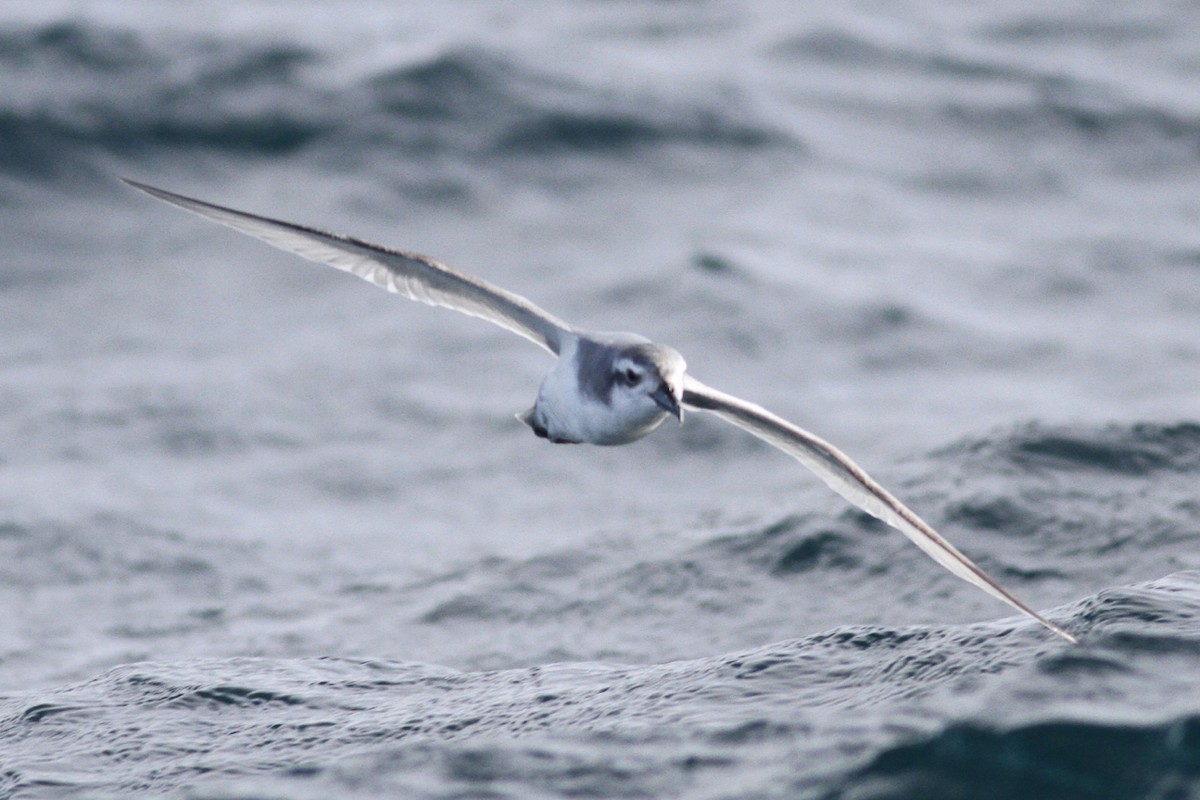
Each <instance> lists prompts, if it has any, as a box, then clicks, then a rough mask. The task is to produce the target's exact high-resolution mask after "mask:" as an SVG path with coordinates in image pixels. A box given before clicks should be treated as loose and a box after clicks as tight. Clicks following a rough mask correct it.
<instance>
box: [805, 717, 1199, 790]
mask: <svg viewBox="0 0 1200 800" xmlns="http://www.w3.org/2000/svg"><path fill="white" fill-rule="evenodd" d="M1197 789H1200V715H1186V716H1182V717H1179V718H1176V719H1171V720H1167V721H1165V722H1162V723H1160V724H1156V725H1146V726H1137V725H1123V724H1120V723H1097V722H1083V721H1060V720H1054V721H1047V722H1038V723H1032V724H1029V725H1021V726H1016V727H1013V728H1008V729H997V728H995V727H993V726H989V725H984V724H979V723H961V724H956V725H952V726H950V727H948V728H946V729H945V730H943V731H941V732H939V733H937V734H936V735H934V736H931V737H929V738H927V739H924V740H922V741H920V742H915V743H912V744H904V745H900V746H898V747H894V748H891V749H889V750H887V751H885V752H883V753H880V754H879V755H877V756H876V757H875V758H874V759H872V761H871V763H870V764H869V765H868V766H867V767H865V768H863V769H861V770H859V771H857V772H856V773H855V774H854V775H853V776H852V777H850V778H849V779H848V780H846V781H845V784H844V785H843V786H840V787H838V789H837V790H836V791H833V792H830V793H828V794H826V795H825V797H826V798H828V800H834V798H842V797H855V798H864V799H866V798H878V799H879V800H883V798H901V797H922V798H928V800H939V799H940V798H947V800H949V798H960V797H972V798H979V800H993V798H994V799H995V800H999V798H1015V797H1020V798H1029V800H1038V798H1047V799H1048V800H1049V799H1050V798H1052V799H1053V800H1106V799H1108V798H1111V800H1130V798H1143V797H1144V798H1167V797H1190V796H1191V795H1192V794H1194V793H1195V792H1196V790H1197Z"/></svg>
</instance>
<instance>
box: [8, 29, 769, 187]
mask: <svg viewBox="0 0 1200 800" xmlns="http://www.w3.org/2000/svg"><path fill="white" fill-rule="evenodd" d="M0 69H2V70H4V71H5V72H6V73H8V74H9V75H10V76H11V79H13V80H18V81H20V82H21V85H22V87H23V92H22V93H21V94H20V95H19V96H17V97H9V98H8V99H7V100H5V101H3V104H0V139H2V140H3V141H5V143H6V147H5V148H4V149H3V152H2V154H0V170H3V171H4V172H10V173H13V174H16V175H27V176H28V175H34V176H43V177H54V176H56V175H61V174H62V173H63V172H65V171H67V170H68V169H70V168H77V167H78V166H79V164H81V163H87V162H88V161H89V160H90V159H94V158H95V157H96V155H97V154H98V153H106V154H110V155H117V156H120V157H124V158H130V159H132V158H144V157H150V156H153V155H156V154H162V153H164V152H181V151H216V152H222V153H226V154H229V155H231V156H238V155H243V156H268V157H279V156H286V155H288V154H291V153H294V152H296V151H298V150H302V149H307V148H312V149H314V150H315V156H316V157H317V158H318V160H319V159H321V158H324V159H334V158H336V159H340V160H347V159H349V160H354V159H356V158H361V157H363V156H364V155H370V154H372V153H377V154H380V155H382V154H384V153H386V155H387V157H388V158H389V159H396V158H401V157H403V158H427V157H434V156H439V155H445V154H453V155H455V156H456V157H459V158H464V159H468V160H478V159H481V158H526V157H530V156H536V157H544V156H547V155H556V154H572V153H582V154H587V155H597V154H598V155H605V154H616V153H620V154H628V153H630V152H635V153H636V152H641V151H645V150H647V149H654V148H661V147H664V146H667V145H679V144H682V145H687V146H696V147H730V148H738V149H743V148H758V147H764V146H768V145H770V144H772V143H774V142H777V141H779V140H780V136H779V134H777V133H776V132H775V131H772V130H771V129H770V128H769V127H767V126H765V125H764V124H761V123H756V122H754V121H753V120H752V119H751V118H750V115H749V114H747V113H746V112H745V109H739V108H736V104H733V105H734V107H731V104H730V103H728V102H727V101H726V102H721V103H715V102H712V101H711V100H709V99H707V98H684V99H677V98H672V99H666V98H663V97H658V96H655V95H654V94H652V93H646V94H644V95H637V96H635V95H629V94H624V93H619V92H615V91H612V90H609V89H607V88H601V87H600V86H593V85H589V84H587V83H583V82H573V81H570V80H567V79H564V78H559V77H555V76H550V75H546V74H542V73H541V72H539V71H538V70H536V69H534V68H532V67H530V66H529V65H526V64H524V63H522V62H521V61H520V60H519V58H518V57H516V56H512V55H508V54H501V53H499V52H493V51H488V50H482V49H475V48H460V49H456V50H450V51H447V52H442V53H438V54H435V55H433V56H432V57H430V58H428V59H426V60H424V61H419V62H415V63H411V64H406V65H403V66H400V67H394V68H390V69H385V70H383V71H380V72H378V73H376V74H373V75H368V76H366V77H362V78H356V79H352V81H351V83H350V84H349V85H345V86H335V85H331V75H332V74H333V73H335V72H336V68H335V65H333V64H330V63H329V62H328V60H327V59H326V57H325V55H324V54H322V53H320V52H317V51H314V50H311V49H308V48H304V47H299V46H296V45H291V44H286V43H283V44H281V43H270V42H253V41H238V40H213V39H206V38H197V39H185V40H182V41H162V40H154V41H151V40H149V39H147V38H146V37H144V36H142V35H140V34H135V33H132V32H129V31H124V30H113V29H109V28H103V27H98V26H95V25H90V24H84V23H61V24H54V25H49V26H43V27H35V28H28V29H24V30H16V31H9V32H6V33H4V34H3V35H2V36H0ZM64 165H66V166H64Z"/></svg>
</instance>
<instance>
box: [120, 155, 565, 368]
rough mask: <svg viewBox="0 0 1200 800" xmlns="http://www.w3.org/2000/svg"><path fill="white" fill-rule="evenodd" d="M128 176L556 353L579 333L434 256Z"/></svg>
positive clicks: (180, 202) (181, 202) (290, 247)
mask: <svg viewBox="0 0 1200 800" xmlns="http://www.w3.org/2000/svg"><path fill="white" fill-rule="evenodd" d="M122 180H124V181H125V183H127V184H129V185H130V186H132V187H133V188H135V189H139V190H141V191H143V192H145V193H146V194H149V195H151V196H152V197H157V198H158V199H159V200H163V201H165V202H167V203H170V204H171V205H174V206H178V207H180V208H182V209H184V210H185V211H191V212H192V213H194V214H199V215H200V216H202V217H205V218H207V219H210V220H212V221H213V222H219V223H221V224H222V225H227V226H229V227H230V228H233V229H234V230H237V231H241V232H242V233H245V234H248V235H250V236H253V237H254V238H256V239H261V240H262V241H264V242H266V243H267V244H269V245H271V246H272V247H278V248H279V249H280V250H287V251H289V252H292V253H295V254H296V255H298V256H300V257H301V258H306V259H308V260H309V261H317V262H319V263H322V264H328V265H329V266H331V267H336V268H337V269H340V270H343V271H344V272H349V273H351V274H353V275H357V276H358V277H360V278H362V279H363V280H366V281H369V282H371V283H373V284H375V285H376V286H381V287H383V288H384V289H387V290H388V291H389V292H395V293H396V294H402V295H404V296H405V297H408V298H410V299H412V300H419V301H421V302H422V303H428V304H429V305H431V306H441V307H443V308H450V309H453V310H455V311H461V312H462V313H464V314H469V315H471V316H473V317H479V318H481V319H486V320H487V321H488V322H494V323H495V324H497V325H499V326H500V327H502V328H507V329H508V330H510V331H512V332H513V333H516V334H518V335H520V336H524V337H525V338H526V339H529V340H530V341H532V342H534V343H536V344H539V345H541V346H542V347H544V348H546V349H547V350H549V351H550V352H551V353H554V354H558V352H559V351H560V350H561V349H562V345H563V342H564V341H565V340H566V339H567V338H568V337H572V336H574V335H575V334H574V331H573V329H572V328H571V326H570V325H568V324H567V323H565V322H563V321H562V320H560V319H558V318H556V317H554V316H552V315H550V314H547V313H546V312H545V311H543V310H542V309H540V308H538V307H537V306H536V305H534V304H533V303H531V302H530V301H529V300H526V299H525V298H524V297H521V296H520V295H517V294H513V293H512V292H507V291H505V290H503V289H501V288H499V287H497V286H493V285H492V284H490V283H488V282H486V281H482V280H480V279H479V278H474V277H471V276H470V275H466V274H463V273H461V272H458V271H456V270H454V269H451V268H450V267H448V266H446V265H445V264H440V263H438V262H437V261H434V260H433V259H431V258H426V257H425V256H421V255H417V254H415V253H405V252H402V251H399V250H392V249H389V248H386V247H380V246H379V245H375V244H370V243H369V242H364V241H362V240H360V239H355V238H353V237H350V236H342V235H340V234H336V233H326V232H325V231H319V230H315V229H313V228H306V227H304V226H302V225H295V224H293V223H291V222H283V221H281V220H277V219H271V218H269V217H261V216H259V215H257V214H248V213H246V212H244V211H235V210H234V209H232V208H225V207H223V206H218V205H213V204H212V203H206V202H204V201H202V200H196V199H194V198H191V197H185V196H184V195H181V194H175V193H174V192H168V191H166V190H164V189H156V188H155V187H153V186H147V185H146V184H144V183H137V182H136V181H131V180H126V179H124V178H123V179H122Z"/></svg>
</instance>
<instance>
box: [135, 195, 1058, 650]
mask: <svg viewBox="0 0 1200 800" xmlns="http://www.w3.org/2000/svg"><path fill="white" fill-rule="evenodd" d="M125 183H127V184H128V185H129V186H131V187H133V188H134V189H138V190H140V191H143V192H145V193H146V194H149V195H151V196H152V197H156V198H158V199H159V200H162V201H164V202H167V203H170V204H171V205H174V206H178V207H179V208H182V209H184V210H185V211H190V212H192V213H194V214H198V215H200V216H201V217H204V218H206V219H209V220H212V221H213V222H218V223H220V224H222V225H227V226H228V227H230V228H233V229H234V230H237V231H241V232H242V233H244V234H247V235H249V236H253V237H254V238H256V239H260V240H262V241H264V242H266V243H267V244H269V245H271V246H273V247H277V248H279V249H281V250H287V251H289V252H292V253H295V254H296V255H298V256H300V257H301V258H305V259H308V260H309V261H316V262H319V263H322V264H327V265H329V266H331V267H335V268H337V269H340V270H342V271H344V272H349V273H351V274H353V275H357V276H358V277H360V278H362V279H363V280H366V281H368V282H370V283H373V284H375V285H376V286H379V287H382V288H384V289H387V290H388V291H389V292H394V293H396V294H400V295H404V296H405V297H408V298H410V299H412V300H419V301H421V302H422V303H427V304H429V305H433V306H441V307H443V308H449V309H452V310H454V311H460V312H462V313H464V314H469V315H471V316H473V317H480V318H482V319H485V320H487V321H488V322H492V323H495V324H496V325H499V326H500V327H502V328H506V329H508V330H510V331H512V332H513V333H515V334H517V335H518V336H523V337H525V338H526V339H528V340H530V341H531V342H533V343H534V344H536V345H539V346H540V347H543V348H545V349H546V350H548V351H549V352H550V353H551V354H553V355H555V356H557V357H558V362H557V364H556V365H555V367H554V369H552V370H551V371H550V373H549V374H548V375H546V377H545V378H544V379H543V380H542V383H541V386H540V387H539V388H538V394H537V399H536V401H535V402H534V404H533V406H532V407H531V408H530V409H529V410H528V411H526V412H525V413H523V414H520V415H518V418H519V419H520V420H521V421H522V422H524V423H525V424H527V425H528V426H529V427H530V428H532V429H533V432H534V433H535V434H537V435H538V436H540V437H542V438H544V439H549V440H550V441H551V442H555V443H560V444H562V443H574V444H584V443H586V444H599V445H619V444H627V443H629V442H632V441H635V440H637V439H640V438H642V437H643V436H646V435H647V434H649V433H650V432H651V431H653V430H654V429H655V428H657V427H658V426H659V425H661V424H662V423H663V422H664V421H665V420H666V419H667V418H668V417H675V418H676V419H677V420H680V421H682V420H683V410H684V409H685V408H691V409H698V410H700V411H707V412H710V413H712V414H715V415H716V416H718V417H720V418H721V419H723V420H725V421H726V422H730V423H732V424H734V425H736V426H737V427H739V428H742V429H743V430H745V431H747V432H749V433H751V434H753V435H754V436H757V437H758V438H759V439H762V440H764V441H766V442H767V443H769V444H771V445H773V446H774V447H777V448H778V449H780V450H782V451H783V452H784V453H787V454H788V455H790V456H792V457H793V458H795V459H796V460H797V461H799V462H800V463H801V464H803V465H804V466H805V467H808V468H809V469H810V470H812V471H813V472H814V473H816V475H817V476H818V477H819V478H820V479H821V480H823V481H824V482H825V483H826V484H827V485H828V486H829V487H830V488H831V489H833V490H834V491H835V492H837V493H838V494H840V495H841V496H842V497H844V498H845V499H846V500H848V501H849V502H851V503H853V504H854V505H855V506H858V507H859V508H861V509H862V510H864V511H866V512H867V513H868V514H870V515H872V516H874V517H877V518H878V519H880V520H882V521H884V522H886V523H887V524H888V525H891V526H892V527H893V528H896V529H897V530H899V531H900V532H901V533H903V534H904V535H905V536H907V537H908V538H909V539H911V540H912V541H913V543H914V544H916V545H917V547H919V548H921V550H923V551H924V552H925V553H926V554H927V555H928V556H929V557H930V558H932V559H933V560H934V561H936V562H937V563H939V564H941V565H942V566H943V567H945V568H946V569H948V570H950V572H952V573H954V574H955V575H957V576H958V577H959V578H962V579H963V580H965V581H967V582H968V583H970V584H972V585H973V586H977V587H978V588H980V589H982V590H983V591H985V592H987V593H988V594H990V595H992V596H993V597H995V598H996V599H998V600H1001V601H1002V602H1005V603H1007V604H1008V605H1010V606H1012V607H1013V608H1015V609H1017V610H1018V611H1020V612H1022V613H1023V614H1027V615H1028V616H1030V617H1032V618H1033V619H1035V620H1037V621H1038V622H1040V623H1041V624H1042V625H1044V626H1045V627H1046V628H1048V629H1049V630H1051V631H1053V632H1054V633H1056V634H1058V635H1059V636H1061V637H1062V638H1064V639H1066V640H1067V641H1069V642H1072V643H1076V642H1077V640H1076V639H1075V637H1074V636H1072V635H1071V634H1069V633H1067V632H1066V631H1065V630H1063V629H1062V628H1060V627H1059V626H1058V625H1055V624H1054V623H1053V622H1051V621H1050V620H1048V619H1046V618H1045V617H1043V616H1042V615H1041V614H1039V613H1038V612H1036V611H1034V610H1033V609H1032V608H1030V607H1029V606H1027V605H1026V604H1025V603H1023V602H1021V601H1020V600H1018V599H1017V598H1016V597H1014V596H1013V595H1012V594H1011V593H1009V592H1008V591H1007V590H1006V589H1004V587H1002V586H1000V584H998V583H997V582H996V581H995V580H994V579H993V578H992V577H990V576H989V575H988V574H987V573H985V572H984V571H983V570H982V569H980V568H979V566H978V565H976V564H975V562H973V561H971V559H969V558H967V557H966V556H965V555H963V554H962V553H960V552H959V551H958V549H957V548H956V547H954V545H952V544H950V542H948V541H946V539H944V538H943V537H942V536H941V535H940V534H939V533H938V532H937V531H935V530H934V529H933V528H932V527H930V525H929V524H928V523H926V522H925V521H924V520H923V519H921V518H920V517H919V516H917V515H916V514H915V513H914V512H913V511H911V510H910V509H909V508H908V506H906V505H904V504H903V503H901V502H900V501H899V500H897V499H896V497H895V496H894V495H892V493H891V492H889V491H888V490H887V489H884V488H883V487H882V486H880V485H879V484H878V483H877V482H876V481H875V480H874V479H873V478H871V476H869V475H868V474H867V473H866V472H864V471H863V469H862V468H861V467H859V466H858V465H857V464H855V463H854V462H853V461H851V460H850V459H849V457H847V456H846V455H845V454H844V453H842V452H841V451H840V450H838V449H837V448H836V447H834V446H833V445H832V444H830V443H829V442H826V441H825V440H824V439H821V438H820V437H818V436H815V435H814V434H811V433H809V432H808V431H806V430H803V429H802V428H799V427H797V426H796V425H793V424H792V423H790V422H788V421H787V420H784V419H782V418H781V417H778V416H776V415H775V414H772V413H771V412H770V411H767V410H766V409H765V408H762V407H761V406H758V405H755V404H754V403H750V402H748V401H746V400H742V399H740V398H738V397H734V396H733V395H729V394H726V393H724V392H721V391H718V390H717V389H713V388H712V387H710V386H706V385H705V384H703V383H701V382H700V381H698V380H696V379H695V378H693V377H692V376H691V375H689V374H687V364H686V363H685V362H684V360H683V356H682V355H680V354H679V352H678V351H676V350H674V349H672V348H670V347H667V346H665V345H661V344H657V343H655V342H651V341H650V340H648V339H646V338H644V337H642V336H638V335H637V334H633V333H595V332H592V331H586V330H582V329H580V328H576V327H575V326H573V325H569V324H568V323H566V322H564V321H562V320H560V319H558V318H557V317H555V316H553V315H551V314H548V313H546V312H545V311H543V310H542V309H541V308H539V307H538V306H536V305H534V304H533V303H532V302H530V301H529V300H527V299H525V298H524V297H521V296H520V295H518V294H514V293H512V292H509V291H505V290H504V289H501V288H500V287H498V286H493V285H492V284H490V283H488V282H486V281H484V280H481V279H479V278H476V277H473V276H471V275H467V274H466V273H463V272H459V271H458V270H456V269H453V268H451V267H448V266H446V265H445V264H441V263H439V262H437V261H435V260H433V259H431V258H427V257H426V256H422V255H417V254H416V253H408V252H404V251H402V250H394V249H391V248H388V247H381V246H379V245H375V244H371V243H369V242H364V241H362V240H361V239H355V238H353V237H351V236H343V235H341V234H336V233H327V232H325V231H320V230H316V229H314V228H309V227H305V226H303V225H296V224H294V223H291V222H284V221H282V220H277V219H271V218H269V217H263V216H259V215H258V214H249V213H246V212H244V211H236V210H234V209H232V208H226V207H224V206H219V205H214V204H212V203H206V202H204V201H202V200H196V199H194V198H191V197H185V196H184V195H180V194H175V193H174V192H168V191H166V190H164V189H157V188H155V187H153V186H147V185H146V184H144V183H138V182H136V181H131V180H125Z"/></svg>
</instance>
